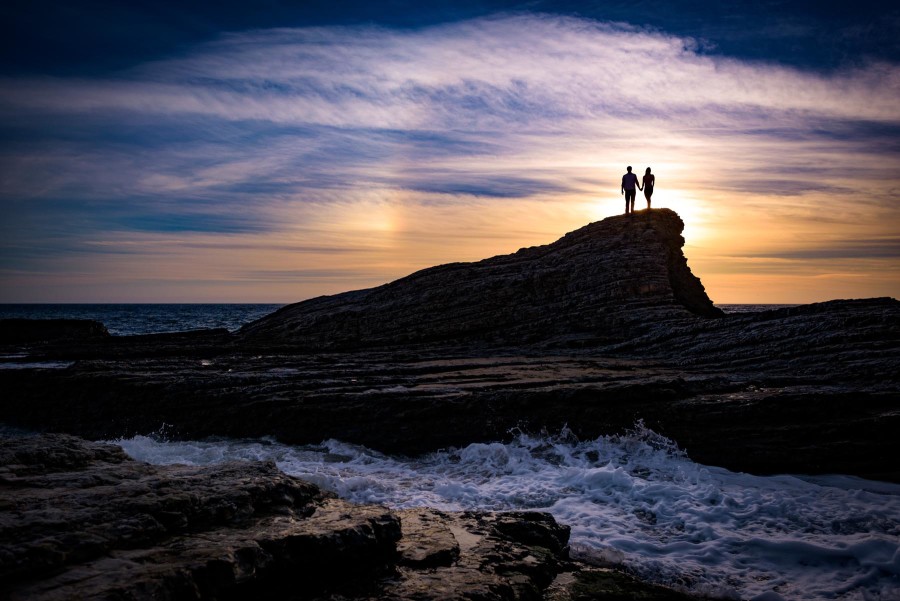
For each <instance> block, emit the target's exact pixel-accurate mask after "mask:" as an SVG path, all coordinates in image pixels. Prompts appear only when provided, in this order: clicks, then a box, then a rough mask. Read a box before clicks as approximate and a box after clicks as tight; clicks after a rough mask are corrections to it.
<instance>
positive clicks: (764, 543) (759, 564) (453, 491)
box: [0, 305, 900, 601]
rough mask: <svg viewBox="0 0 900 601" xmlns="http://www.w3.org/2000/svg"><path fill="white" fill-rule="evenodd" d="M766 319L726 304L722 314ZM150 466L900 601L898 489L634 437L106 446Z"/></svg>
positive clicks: (710, 573)
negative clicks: (264, 472) (203, 468)
mask: <svg viewBox="0 0 900 601" xmlns="http://www.w3.org/2000/svg"><path fill="white" fill-rule="evenodd" d="M277 308H278V305H16V306H13V305H5V306H0V317H37V316H43V317H79V318H84V319H96V320H98V321H101V322H103V323H105V324H107V326H108V327H109V329H110V331H111V332H114V333H118V334H138V333H151V332H159V331H173V330H185V329H195V328H199V327H226V328H228V329H230V330H234V329H237V328H238V327H240V325H242V324H243V323H246V322H247V321H250V320H252V319H255V318H257V317H259V316H262V315H265V314H266V313H269V312H271V311H274V310H275V309H277ZM767 308H773V307H772V306H770V305H765V306H761V305H754V306H752V307H751V306H734V305H730V306H724V307H723V309H724V310H726V312H741V311H746V310H761V309H767ZM111 442H114V443H115V444H119V445H121V446H122V448H123V449H124V450H125V451H126V452H127V453H128V454H129V455H130V456H132V457H134V458H135V459H138V460H141V461H147V462H149V463H154V464H171V463H188V464H208V463H216V462H221V461H226V460H250V459H264V460H266V459H271V460H274V461H275V462H276V463H277V464H278V466H279V467H280V469H281V470H282V471H284V472H286V473H288V474H292V475H295V476H298V477H300V478H304V479H307V480H311V481H313V482H315V483H317V484H319V485H320V486H322V487H324V488H326V489H328V490H332V491H334V492H336V493H337V494H339V495H340V496H342V497H344V498H346V499H349V500H352V501H356V502H364V503H381V504H384V505H387V506H390V507H396V508H400V507H411V506H429V507H435V508H438V509H443V510H493V511H504V510H521V509H528V510H540V511H548V512H550V513H552V514H553V515H554V516H555V517H556V519H557V520H558V521H560V522H561V523H564V524H568V525H569V526H571V527H572V539H571V543H572V554H573V556H575V557H579V558H582V559H585V560H587V561H592V562H595V563H614V564H618V565H620V566H622V567H624V568H625V569H627V570H630V571H632V572H633V573H635V574H637V575H639V576H641V577H643V578H645V579H648V580H652V581H654V582H658V583H662V584H666V585H670V586H674V587H677V588H680V589H682V590H685V591H688V592H691V593H694V594H701V595H708V596H710V597H714V598H720V599H753V600H757V601H777V600H823V599H839V600H861V601H863V600H864V601H872V600H884V601H887V600H897V599H900V485H896V484H890V483H884V482H875V481H869V480H863V479H860V478H856V477H851V476H844V475H839V474H836V475H828V476H816V477H811V476H805V475H801V474H784V475H778V476H753V475H749V474H743V473H735V472H731V471H729V470H726V469H723V468H719V467H714V466H708V465H702V464H698V463H696V462H694V461H692V460H691V459H690V449H686V450H683V449H679V448H678V447H677V445H675V444H674V443H673V442H672V441H669V440H667V439H665V438H663V437H661V436H659V435H657V434H656V433H654V432H652V431H650V430H648V429H646V428H644V427H643V426H642V425H641V424H636V425H635V427H634V430H633V431H631V432H629V433H625V434H622V435H619V436H605V437H600V438H597V439H594V440H578V439H576V438H575V437H574V436H573V435H572V434H571V433H570V432H567V431H563V432H558V433H555V434H553V435H546V436H541V437H534V436H528V435H525V434H518V435H515V436H514V437H513V439H512V440H511V441H508V442H499V441H498V442H495V443H489V444H472V445H469V446H466V447H463V448H450V449H443V450H441V451H438V452H435V453H431V454H428V455H425V456H421V457H398V456H390V455H384V454H381V453H378V452H376V451H373V450H371V449H367V448H365V447H360V446H355V445H350V444H347V443H344V442H341V441H337V440H325V441H322V443H321V444H319V445H314V446H291V445H284V444H281V443H278V442H277V441H274V440H268V439H262V440H227V439H216V440H196V441H175V440H169V439H168V438H167V437H166V435H165V432H164V431H161V432H156V433H146V434H145V435H142V436H135V437H131V438H127V439H118V440H114V441H111Z"/></svg>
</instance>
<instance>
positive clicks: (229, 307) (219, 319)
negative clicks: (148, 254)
mask: <svg viewBox="0 0 900 601" xmlns="http://www.w3.org/2000/svg"><path fill="white" fill-rule="evenodd" d="M282 306H283V305H273V304H263V305H259V304H256V305H254V304H244V305H241V304H61V305H56V304H21V305H14V304H0V319H12V318H16V319H93V320H95V321H99V322H101V323H102V324H103V325H105V326H106V329H107V330H109V333H110V334H113V335H115V336H129V335H132V334H157V333H162V332H182V331H185V330H199V329H207V328H226V329H228V330H231V331H234V330H237V329H238V328H240V327H241V326H242V325H244V324H245V323H249V322H251V321H253V320H255V319H259V318H260V317H263V316H264V315H268V314H269V313H272V312H273V311H276V310H277V309H280V308H281V307H282Z"/></svg>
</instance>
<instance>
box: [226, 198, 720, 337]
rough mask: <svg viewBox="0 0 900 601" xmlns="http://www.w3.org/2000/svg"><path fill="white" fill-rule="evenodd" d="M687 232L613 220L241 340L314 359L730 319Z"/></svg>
mask: <svg viewBox="0 0 900 601" xmlns="http://www.w3.org/2000/svg"><path fill="white" fill-rule="evenodd" d="M683 230H684V223H683V222H682V220H681V218H680V217H679V216H678V215H677V214H676V213H675V212H674V211H671V210H669V209H655V210H653V211H643V212H640V213H638V214H635V215H620V216H615V217H609V218H607V219H604V220H602V221H598V222H595V223H591V224H589V225H586V226H584V227H582V228H580V229H578V230H576V231H574V232H570V233H568V234H566V235H565V236H563V237H562V238H560V239H559V240H557V241H556V242H553V243H552V244H547V245H545V246H532V247H529V248H523V249H521V250H519V251H518V252H515V253H513V254H510V255H501V256H496V257H491V258H489V259H484V260H482V261H478V262H475V263H450V264H447V265H440V266H437V267H431V268H429V269H423V270H421V271H418V272H416V273H413V274H411V275H409V276H407V277H405V278H402V279H399V280H396V281H394V282H391V283H388V284H385V285H383V286H378V287H376V288H371V289H367V290H356V291H352V292H345V293H342V294H336V295H333V296H322V297H318V298H314V299H310V300H307V301H303V302H300V303H296V304H292V305H288V306H286V307H284V308H282V309H281V310H279V311H277V312H275V313H273V314H272V315H269V316H266V317H264V318H262V319H259V320H257V321H255V322H253V323H250V324H248V325H246V326H245V327H244V328H242V329H241V331H240V333H239V337H240V338H241V339H242V342H244V343H249V344H251V345H252V344H265V345H272V344H275V345H285V346H291V347H294V348H308V349H350V348H363V347H376V346H392V345H398V344H410V343H426V342H427V343H433V342H460V341H471V340H483V341H486V342H489V343H497V344H504V345H508V344H521V343H533V342H541V341H550V342H554V341H555V342H564V341H568V342H572V341H573V340H582V341H584V340H585V339H588V340H594V341H595V342H597V343H611V342H615V341H619V340H627V339H630V338H633V337H634V336H636V335H639V334H640V333H642V331H643V327H644V325H645V324H646V323H647V320H648V319H651V318H652V319H653V320H654V321H655V322H657V323H658V322H659V321H660V320H669V319H679V318H684V317H690V316H691V314H693V315H697V316H703V317H718V316H720V315H721V314H722V313H721V311H720V310H719V309H717V308H716V307H715V306H714V305H713V303H712V301H711V300H710V299H709V297H708V296H707V295H706V292H705V291H704V289H703V285H702V284H701V283H700V280H699V279H698V278H697V277H695V276H694V275H693V274H692V273H691V270H690V268H689V267H688V266H687V260H686V259H685V257H684V254H683V253H682V250H681V248H682V246H683V245H684V238H683V237H682V236H681V233H682V231H683Z"/></svg>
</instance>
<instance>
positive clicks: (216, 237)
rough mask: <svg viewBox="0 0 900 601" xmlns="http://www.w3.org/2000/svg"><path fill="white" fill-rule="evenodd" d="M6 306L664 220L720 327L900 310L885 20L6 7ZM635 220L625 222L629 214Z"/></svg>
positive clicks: (363, 266)
mask: <svg viewBox="0 0 900 601" xmlns="http://www.w3.org/2000/svg"><path fill="white" fill-rule="evenodd" d="M0 21H2V23H3V27H4V29H5V30H4V32H3V34H4V35H3V36H2V54H0V182H2V183H0V218H2V222H0V235H2V238H0V253H2V254H0V301H2V302H104V301H106V302H126V301H133V302H142V301H145V302H166V301H171V302H181V301H184V302H190V301H200V302H203V301H209V302H215V301H221V302H229V301H234V302H244V301H246V302H291V301H296V300H300V299H303V298H308V297H311V296H316V295H319V294H327V293H334V292H339V291H342V290H349V289H354V288H361V287H367V286H372V285H377V284H380V283H383V282H386V281H390V280H392V279H395V278H397V277H401V276H403V275H406V274H408V273H410V272H411V271H414V270H416V269H420V268H423V267H427V266H430V265H433V264H438V263H445V262H451V261H460V260H477V259H479V258H484V257H487V256H490V255H492V254H497V253H503V252H513V251H515V250H516V249H518V248H519V247H521V246H529V245H533V244H542V243H547V242H550V241H552V240H554V239H556V238H558V237H560V236H561V235H562V234H564V233H565V232H566V231H570V230H572V229H575V228H577V227H580V226H581V225H584V224H586V223H587V222H589V221H592V220H596V219H600V218H603V217H605V216H608V215H611V214H615V213H618V212H621V207H620V206H619V205H620V204H621V200H620V199H621V197H620V196H619V194H618V192H619V190H618V179H619V177H620V176H621V173H622V172H623V171H624V166H625V165H626V164H634V165H635V166H636V169H637V170H638V172H642V171H643V168H644V167H645V166H647V165H652V166H653V171H654V173H656V174H657V177H658V178H659V181H658V186H657V193H656V195H655V196H654V206H668V207H670V208H673V209H675V210H676V211H678V212H679V214H681V215H682V217H683V218H684V219H685V221H686V224H687V228H686V232H685V236H686V238H687V246H686V248H685V252H686V254H687V256H688V259H689V264H690V265H691V267H692V268H693V269H694V271H695V273H697V275H699V276H700V277H701V279H702V280H703V281H704V283H705V285H706V287H707V291H708V292H709V293H710V296H711V297H712V298H713V300H714V301H716V302H808V301H815V300H826V299H829V298H841V297H859V296H879V295H889V296H895V297H896V296H898V293H900V267H898V265H900V261H898V258H900V228H898V225H900V210H898V205H900V203H898V200H900V198H898V196H900V181H898V180H900V103H898V102H897V98H898V97H900V42H898V39H900V36H898V33H900V9H898V8H894V7H890V6H889V5H888V4H887V3H875V2H855V3H852V5H850V4H848V3H843V2H842V3H827V2H825V3H823V2H752V3H749V2H748V3H712V2H709V3H707V2H656V1H647V2H640V1H638V2H630V3H623V2H577V3H576V2H528V3H524V2H444V3H442V2H436V3H429V4H428V6H427V7H426V8H422V7H420V6H417V4H416V3H407V2H386V3H362V2H359V3H339V2H337V3H336V2H327V3H326V2H304V3H297V4H296V5H293V4H291V3H285V2H256V3H253V6H250V7H248V6H244V3H234V4H230V3H215V4H214V3H191V4H190V6H189V7H185V6H184V5H182V4H179V3H166V2H155V3H147V4H146V5H141V4H139V3H138V4H133V3H129V6H128V7H123V6H119V5H117V4H116V3H111V2H69V3H64V2H27V3H26V2H13V3H11V4H8V5H4V7H3V8H2V9H0ZM641 202H642V201H641V200H639V204H640V203H641Z"/></svg>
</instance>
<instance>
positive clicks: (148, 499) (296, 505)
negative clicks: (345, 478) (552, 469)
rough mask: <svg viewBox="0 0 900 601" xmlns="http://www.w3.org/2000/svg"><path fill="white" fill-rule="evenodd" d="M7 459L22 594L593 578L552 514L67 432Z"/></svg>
mask: <svg viewBox="0 0 900 601" xmlns="http://www.w3.org/2000/svg"><path fill="white" fill-rule="evenodd" d="M0 466H2V467H0V597H2V598H3V599H9V600H10V601H19V600H25V599H27V600H28V601H51V600H60V601H63V600H69V599H181V600H187V599H198V600H199V599H272V600H276V601H277V600H279V599H292V600H298V599H299V600H302V599H319V600H327V599H334V600H335V601H337V600H339V599H340V600H343V601H349V600H352V599H393V600H396V601H403V600H413V599H415V600H419V601H425V600H428V599H442V600H454V599H458V600H461V601H462V600H474V599H478V600H480V601H492V600H496V601H504V600H509V601H514V600H525V599H540V598H542V595H543V592H544V591H545V590H547V589H548V587H550V585H551V584H555V586H554V591H555V592H554V595H555V596H556V597H555V598H558V599H563V598H573V599H574V598H579V594H580V591H581V590H582V589H583V586H584V583H585V582H587V581H590V580H592V579H593V580H596V578H597V570H596V569H594V568H590V567H589V566H584V565H579V564H576V563H573V562H571V561H569V559H568V556H567V555H568V547H567V542H568V538H569V530H568V528H567V527H565V526H560V525H559V524H557V523H556V522H555V521H554V519H553V518H552V517H551V516H550V515H548V514H545V513H531V512H507V513H500V514H490V513H478V512H466V513H445V512H440V511H436V510H432V509H426V508H422V509H404V510H400V511H391V510H389V509H387V508H384V507H379V506H369V505H352V504H350V503H347V502H345V501H341V500H339V499H336V498H335V497H334V496H333V495H330V494H328V493H324V492H322V491H321V490H319V489H318V488H317V487H316V486H314V485H312V484H309V483H306V482H303V481H301V480H298V479H296V478H293V477H290V476H286V475H285V474H283V473H281V472H279V471H278V470H277V468H276V467H275V465H274V464H272V463H259V462H232V463H224V464H220V465H212V466H185V465H172V466H156V467H154V466H150V465H146V464H142V463H138V462H135V461H132V460H130V459H129V458H128V457H127V456H126V455H125V454H124V453H123V452H122V450H121V449H120V448H119V447H117V446H114V445H108V444H98V443H89V442H86V441H83V440H80V439H77V438H74V437H71V436H65V435H48V436H39V437H20V438H7V439H2V438H0ZM561 573H565V574H566V575H567V577H566V578H563V579H561V580H557V576H558V575H560V574H561ZM604 574H605V576H604V582H605V583H606V586H614V587H615V588H612V589H608V590H612V591H619V590H622V589H621V587H623V586H627V587H629V589H628V590H632V591H635V592H636V594H637V593H639V594H656V595H659V594H663V595H668V596H658V597H654V598H660V599H663V598H673V599H675V598H677V599H686V597H682V596H680V595H675V593H672V592H671V591H668V592H666V591H665V590H664V589H660V588H659V587H654V586H650V585H646V584H642V583H639V582H637V581H634V579H633V578H630V577H628V576H627V575H624V574H621V573H617V572H609V571H606V572H604ZM561 583H562V584H561ZM565 583H568V584H565ZM592 598H594V599H604V598H613V599H614V598H619V597H616V596H615V595H614V594H612V593H610V594H609V595H608V597H604V596H594V597H592Z"/></svg>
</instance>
